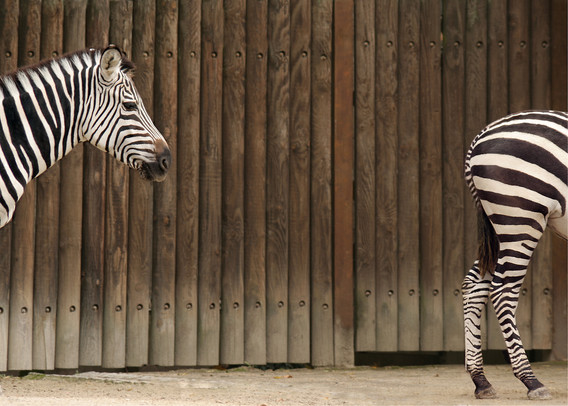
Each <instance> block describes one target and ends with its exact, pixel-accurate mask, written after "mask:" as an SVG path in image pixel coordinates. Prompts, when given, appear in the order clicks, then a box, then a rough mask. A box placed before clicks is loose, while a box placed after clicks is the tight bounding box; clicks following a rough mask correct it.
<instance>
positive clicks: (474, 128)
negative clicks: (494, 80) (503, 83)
mask: <svg viewBox="0 0 568 406" xmlns="http://www.w3.org/2000/svg"><path fill="white" fill-rule="evenodd" d="M465 81H466V82H465V108H466V111H465V142H464V146H465V150H464V152H463V155H464V156H465V153H466V152H467V150H468V149H469V146H470V145H471V141H472V140H473V138H474V137H475V135H477V134H478V133H479V132H480V131H481V129H483V127H485V126H486V125H487V2H486V1H484V0H469V1H467V2H466V32H465ZM464 188H465V183H464ZM468 193H469V192H468ZM465 210H466V216H465V229H466V230H477V216H476V215H475V213H476V212H475V208H474V205H473V200H472V199H466V200H465ZM465 237H466V238H465V243H466V246H465V258H466V260H467V261H471V263H473V261H474V260H475V258H476V257H477V233H475V232H473V233H471V232H467V233H466V234H465Z"/></svg>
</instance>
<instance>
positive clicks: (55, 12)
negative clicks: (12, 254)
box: [32, 0, 63, 370]
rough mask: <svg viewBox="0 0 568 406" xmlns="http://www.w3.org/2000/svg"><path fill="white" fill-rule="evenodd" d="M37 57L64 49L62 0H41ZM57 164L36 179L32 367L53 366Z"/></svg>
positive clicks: (57, 220)
mask: <svg viewBox="0 0 568 406" xmlns="http://www.w3.org/2000/svg"><path fill="white" fill-rule="evenodd" d="M41 30H42V32H44V33H46V32H49V33H50V35H42V36H41V51H40V59H42V60H44V59H47V58H53V57H57V56H58V55H61V53H62V52H63V0H43V2H42V9H41ZM59 169H60V166H59V164H56V165H54V166H53V167H51V168H50V169H49V170H48V171H47V172H45V173H44V174H43V175H42V176H40V177H39V178H38V179H37V183H36V185H37V202H38V204H37V205H36V229H35V233H36V246H35V277H34V333H33V334H34V338H33V351H32V354H33V368H34V369H39V370H50V369H54V368H55V333H56V315H57V312H56V310H57V262H58V255H57V254H58V250H57V246H58V244H59V242H58V238H59Z"/></svg>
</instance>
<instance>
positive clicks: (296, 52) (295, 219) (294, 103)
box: [288, 0, 312, 363]
mask: <svg viewBox="0 0 568 406" xmlns="http://www.w3.org/2000/svg"><path fill="white" fill-rule="evenodd" d="M290 24H291V29H290V208H289V210H290V222H289V227H290V241H289V247H290V248H289V255H290V258H289V263H290V266H289V272H288V301H289V305H288V362H291V363H307V362H310V309H311V306H310V67H311V59H312V55H310V36H311V13H310V2H309V1H305V0H295V1H292V2H290Z"/></svg>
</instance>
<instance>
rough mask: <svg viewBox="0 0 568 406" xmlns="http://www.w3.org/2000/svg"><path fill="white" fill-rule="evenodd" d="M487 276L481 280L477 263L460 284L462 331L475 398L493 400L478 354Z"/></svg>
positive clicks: (487, 293)
mask: <svg viewBox="0 0 568 406" xmlns="http://www.w3.org/2000/svg"><path fill="white" fill-rule="evenodd" d="M491 278H492V277H491V275H490V274H489V273H488V274H486V275H485V278H482V277H481V274H480V272H479V268H478V261H475V263H474V264H473V267H472V268H471V269H470V270H469V272H468V273H467V275H466V277H465V279H464V280H463V284H462V295H463V310H464V314H463V315H464V329H465V368H466V370H467V372H469V374H470V376H471V379H472V380H473V383H474V384H475V397H476V398H477V399H495V398H496V397H497V393H496V392H495V389H493V387H492V386H491V384H490V383H489V381H488V380H487V378H486V377H485V373H484V371H483V356H482V353H481V315H482V313H483V309H484V308H485V306H486V304H487V299H488V298H489V291H490V288H491Z"/></svg>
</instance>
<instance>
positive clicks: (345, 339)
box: [333, 1, 355, 366]
mask: <svg viewBox="0 0 568 406" xmlns="http://www.w3.org/2000/svg"><path fill="white" fill-rule="evenodd" d="M354 6H355V5H354V2H353V1H342V2H336V3H335V10H334V21H333V22H334V34H333V41H334V42H333V43H334V54H333V59H334V61H333V63H334V76H333V83H334V89H333V92H334V107H333V117H334V123H333V138H334V139H333V144H334V145H333V179H334V190H333V208H334V213H333V217H334V218H333V235H334V241H333V266H334V276H333V283H334V289H333V311H334V343H333V345H334V365H338V366H352V365H354V362H355V348H354V343H355V342H354V338H355V337H354V333H355V329H354V327H355V326H354V305H355V302H354V301H353V287H354V286H353V282H354V281H353V175H354V164H355V161H354V159H355V157H354V141H355V134H354V132H355V127H354V124H355V117H354V111H353V93H354V91H355V88H354V82H353V79H354V72H353V71H354V65H355V50H354V35H355V33H354V29H355V26H354V23H355V22H354Z"/></svg>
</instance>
